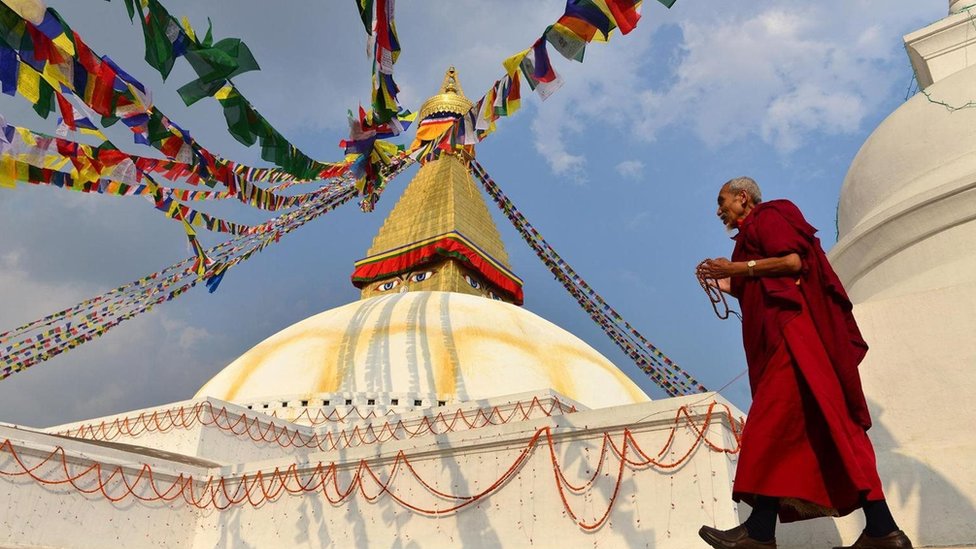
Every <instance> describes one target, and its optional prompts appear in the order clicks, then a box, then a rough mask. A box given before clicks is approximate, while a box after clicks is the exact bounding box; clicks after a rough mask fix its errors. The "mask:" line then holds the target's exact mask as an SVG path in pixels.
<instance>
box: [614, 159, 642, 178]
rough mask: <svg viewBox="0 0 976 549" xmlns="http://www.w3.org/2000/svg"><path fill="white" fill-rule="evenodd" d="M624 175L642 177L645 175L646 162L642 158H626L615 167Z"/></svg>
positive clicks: (626, 176)
mask: <svg viewBox="0 0 976 549" xmlns="http://www.w3.org/2000/svg"><path fill="white" fill-rule="evenodd" d="M614 169H615V170H617V173H619V174H620V175H621V176H622V177H625V178H627V179H640V176H642V175H644V163H643V162H641V161H640V160H624V161H623V162H621V163H619V164H617V165H616V166H615V167H614Z"/></svg>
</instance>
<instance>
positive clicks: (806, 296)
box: [732, 200, 884, 522]
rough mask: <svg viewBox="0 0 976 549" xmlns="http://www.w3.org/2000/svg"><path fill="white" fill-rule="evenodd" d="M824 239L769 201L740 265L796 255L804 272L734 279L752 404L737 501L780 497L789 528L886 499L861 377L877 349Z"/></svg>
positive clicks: (756, 218) (793, 210)
mask: <svg viewBox="0 0 976 549" xmlns="http://www.w3.org/2000/svg"><path fill="white" fill-rule="evenodd" d="M815 233H816V229H814V228H813V227H812V226H811V225H810V224H809V223H807V222H806V220H805V219H804V218H803V215H802V214H801V213H800V210H799V209H797V207H796V206H795V205H794V204H793V203H792V202H789V201H786V200H774V201H770V202H764V203H762V204H759V205H757V206H756V207H755V208H753V209H752V211H751V212H750V213H749V215H748V216H746V218H745V219H744V220H743V222H742V223H741V225H740V226H739V232H738V234H737V235H736V236H735V237H734V239H735V241H736V243H735V250H734V251H733V252H732V261H749V260H750V259H762V258H767V257H783V256H786V255H789V254H791V253H796V254H798V255H799V256H800V259H801V261H802V265H803V266H802V270H801V272H800V273H799V274H798V275H790V276H777V277H774V276H766V277H734V278H732V294H733V295H735V296H736V297H737V298H738V299H739V304H740V307H741V312H742V337H743V344H744V346H745V352H746V361H747V362H748V364H749V383H750V386H751V388H752V397H753V401H752V406H751V408H750V410H749V418H748V420H747V421H746V426H745V430H744V431H743V434H742V451H741V453H740V455H739V463H738V466H737V470H736V478H735V483H734V486H733V497H734V498H735V499H736V501H740V500H744V501H746V502H749V503H751V502H752V499H753V497H754V496H755V495H765V496H773V497H778V498H780V502H781V504H780V513H779V514H780V520H781V521H782V522H790V521H794V520H802V519H807V518H813V517H817V516H823V515H839V516H843V515H846V514H848V513H850V512H851V511H853V510H855V509H857V508H859V507H860V503H861V502H860V500H861V496H862V495H863V496H865V497H866V498H867V499H868V500H879V499H883V498H884V494H883V492H882V487H881V480H880V478H879V477H878V473H877V467H876V464H875V456H874V449H873V448H872V446H871V442H870V440H869V439H868V437H867V433H866V430H867V429H868V428H869V427H870V426H871V417H870V414H869V412H868V407H867V403H866V402H865V399H864V393H863V392H862V390H861V381H860V377H859V375H858V372H857V366H858V364H859V363H860V362H861V360H862V359H863V358H864V355H865V353H866V352H867V348H868V347H867V344H866V343H865V342H864V339H863V338H862V337H861V334H860V331H859V330H858V328H857V324H856V322H855V321H854V316H853V314H852V313H851V309H852V305H851V302H850V300H849V299H848V297H847V293H846V292H845V291H844V288H843V286H842V285H841V282H840V280H839V279H838V278H837V275H836V274H835V273H834V270H833V269H832V268H831V266H830V264H829V263H828V261H827V257H826V256H825V255H824V252H823V249H822V248H821V246H820V240H819V239H818V238H817V237H816V236H815Z"/></svg>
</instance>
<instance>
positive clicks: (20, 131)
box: [17, 127, 37, 147]
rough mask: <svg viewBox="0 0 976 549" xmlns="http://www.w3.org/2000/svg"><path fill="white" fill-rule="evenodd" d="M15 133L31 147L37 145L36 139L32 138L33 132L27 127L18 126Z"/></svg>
mask: <svg viewBox="0 0 976 549" xmlns="http://www.w3.org/2000/svg"><path fill="white" fill-rule="evenodd" d="M17 135H19V136H20V139H21V140H22V141H23V142H24V143H26V144H28V145H30V146H31V147H36V146H37V140H36V139H34V132H32V131H30V130H28V129H27V128H23V127H18V128H17Z"/></svg>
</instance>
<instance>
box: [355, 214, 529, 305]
mask: <svg viewBox="0 0 976 549" xmlns="http://www.w3.org/2000/svg"><path fill="white" fill-rule="evenodd" d="M440 258H450V259H455V260H458V261H459V262H461V263H462V264H463V265H464V266H465V267H467V268H469V269H471V270H473V271H475V272H477V273H478V274H480V275H481V276H482V277H484V279H485V281H487V282H489V283H490V284H492V285H493V286H495V287H496V288H498V289H499V290H501V291H502V292H504V293H506V294H508V296H510V297H511V299H512V302H513V303H515V304H516V305H521V304H522V302H523V299H524V296H523V294H522V279H520V278H519V277H517V276H515V274H514V273H512V272H511V271H509V270H508V269H507V268H505V266H504V265H502V264H501V263H499V262H498V261H497V260H495V259H493V258H492V257H491V256H490V255H488V254H487V253H485V252H484V250H482V249H481V248H479V247H478V246H476V245H475V244H474V243H473V242H471V241H470V240H468V239H467V238H465V237H464V235H462V234H461V233H459V232H457V231H452V232H449V233H445V234H442V235H438V236H434V237H431V238H428V239H424V240H421V241H420V242H414V243H413V244H407V245H406V246H401V247H399V248H394V249H392V250H390V251H388V252H383V253H381V254H378V255H374V256H372V257H367V258H365V259H360V260H359V261H357V262H356V264H355V265H356V269H355V271H353V273H352V283H353V285H355V286H356V287H357V288H362V287H363V286H365V285H366V284H369V283H370V282H374V281H376V280H382V279H384V278H388V277H392V276H396V275H399V274H402V273H405V272H409V271H412V270H414V269H416V268H417V267H419V266H420V265H424V264H427V263H430V262H431V261H436V260H438V259H440Z"/></svg>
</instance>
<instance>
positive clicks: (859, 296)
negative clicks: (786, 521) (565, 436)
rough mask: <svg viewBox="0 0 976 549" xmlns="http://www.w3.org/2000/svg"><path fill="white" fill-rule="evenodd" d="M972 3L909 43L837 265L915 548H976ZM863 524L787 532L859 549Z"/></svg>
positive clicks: (844, 211)
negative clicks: (897, 98)
mask: <svg viewBox="0 0 976 549" xmlns="http://www.w3.org/2000/svg"><path fill="white" fill-rule="evenodd" d="M971 7H972V2H967V1H963V0H951V1H950V2H949V15H948V17H946V18H944V19H942V20H940V21H937V22H935V23H933V24H931V25H929V26H927V27H925V28H923V29H920V30H918V31H915V32H913V33H910V34H908V35H907V36H905V38H904V41H905V48H906V51H907V52H908V57H909V59H910V60H911V63H912V68H913V69H914V70H915V74H916V78H917V81H918V85H919V89H920V92H919V93H918V94H916V95H915V96H914V97H912V98H911V99H909V100H908V101H906V102H905V103H904V104H903V105H901V106H900V107H898V108H897V109H896V110H895V111H894V112H893V113H891V115H889V116H888V117H887V118H886V119H885V120H884V121H883V122H881V124H880V125H879V126H878V127H877V129H875V130H874V132H873V133H872V134H871V136H870V137H869V138H868V139H867V141H866V142H865V143H864V145H863V146H862V147H861V149H860V151H859V152H858V153H857V156H856V157H855V158H854V160H853V162H852V163H851V167H850V169H849V171H848V173H847V177H846V178H845V180H844V185H843V188H842V190H841V196H840V205H839V208H838V231H839V236H838V242H837V244H836V245H835V246H834V247H833V249H832V250H831V251H830V253H829V257H830V261H831V263H832V264H833V266H834V268H835V270H836V271H837V273H838V275H839V276H840V278H841V279H842V280H843V282H844V285H845V287H846V288H847V289H848V292H849V294H850V296H851V300H852V301H853V302H854V315H855V317H856V318H857V321H858V324H859V326H860V328H861V331H862V333H863V335H864V338H865V339H866V340H867V342H868V344H869V345H870V347H871V348H870V350H869V351H868V354H867V357H866V358H865V360H864V362H863V363H862V364H861V367H860V372H861V378H862V381H863V385H864V393H865V395H866V396H867V397H868V404H869V406H870V407H871V413H872V416H873V418H874V426H873V427H872V428H871V430H870V431H869V434H870V435H871V440H872V441H873V443H874V446H875V451H876V454H877V457H878V469H879V471H880V473H881V478H882V480H883V481H884V482H885V486H884V488H885V493H886V495H887V499H888V503H889V506H890V507H891V509H892V512H893V514H894V516H895V518H896V520H897V521H898V523H899V526H900V527H901V528H902V529H903V530H905V531H906V533H907V534H908V535H909V537H910V538H911V539H912V541H913V543H914V544H915V546H916V547H976V465H974V464H973V459H972V456H973V455H974V454H976V438H974V437H973V427H972V426H973V425H974V424H976V410H974V409H973V407H972V406H969V404H968V402H969V398H970V397H971V396H972V394H973V392H974V390H976V376H974V375H973V374H974V368H976V337H973V334H974V333H976V315H974V311H976V246H974V243H976V215H974V212H976V150H974V148H973V144H974V143H976V109H974V108H968V107H966V108H960V109H955V107H962V106H964V105H967V103H968V104H969V105H970V106H972V105H974V103H973V101H974V100H976V66H974V65H976V33H974V27H973V24H974V14H973V13H972V12H971V11H970V8H971ZM859 515H860V513H856V514H854V515H852V516H851V517H849V518H845V519H844V520H841V521H838V522H837V523H836V526H834V525H829V526H825V525H814V524H811V525H810V526H809V527H807V528H800V529H792V528H783V529H781V530H782V535H780V533H779V532H778V537H780V538H781V541H783V542H786V543H796V544H797V545H798V546H805V545H808V544H809V545H812V546H821V547H829V546H831V545H832V544H836V543H834V542H837V541H839V540H841V539H843V540H845V541H848V542H851V541H853V540H854V539H855V538H856V537H857V535H858V534H859V532H860V530H861V528H862V525H863V522H862V518H861V517H860V516H859Z"/></svg>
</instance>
